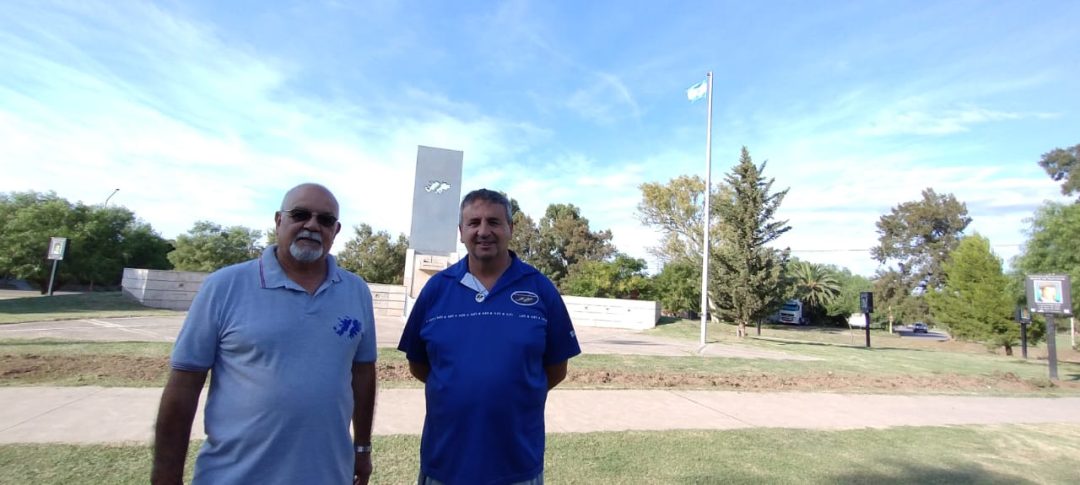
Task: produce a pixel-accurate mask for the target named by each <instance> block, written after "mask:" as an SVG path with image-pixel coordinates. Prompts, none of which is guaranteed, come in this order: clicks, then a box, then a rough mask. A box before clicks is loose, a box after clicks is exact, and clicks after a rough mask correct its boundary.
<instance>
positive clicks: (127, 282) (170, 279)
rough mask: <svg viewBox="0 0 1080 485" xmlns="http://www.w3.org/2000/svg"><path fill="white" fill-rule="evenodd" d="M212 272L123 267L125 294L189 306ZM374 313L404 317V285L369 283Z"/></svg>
mask: <svg viewBox="0 0 1080 485" xmlns="http://www.w3.org/2000/svg"><path fill="white" fill-rule="evenodd" d="M207 275H209V273H199V272H194V271H164V270H159V269H139V268H124V279H123V282H122V283H121V285H122V286H123V290H124V294H125V295H128V296H130V297H131V298H134V299H136V300H138V301H139V303H142V304H143V305H146V306H148V307H153V308H167V309H169V310H187V309H188V308H190V307H191V300H194V299H195V293H197V292H198V291H199V288H200V287H201V286H202V282H203V280H204V279H206V276H207ZM368 286H370V287H371V300H372V303H373V306H374V310H375V315H379V316H388V317H401V316H402V315H404V314H405V287H404V286H401V285H378V284H373V283H372V284H369V285H368Z"/></svg>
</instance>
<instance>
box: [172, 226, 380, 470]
mask: <svg viewBox="0 0 1080 485" xmlns="http://www.w3.org/2000/svg"><path fill="white" fill-rule="evenodd" d="M275 250H276V246H271V247H269V248H266V250H265V251H263V254H262V256H261V257H260V258H259V259H256V260H252V261H248V262H245V263H240V264H237V265H233V266H229V267H227V268H223V269H221V270H219V271H217V272H215V273H213V274H211V275H210V276H208V277H207V278H206V280H205V281H204V282H203V285H202V288H201V289H200V290H199V293H198V294H197V295H196V296H195V300H194V301H193V302H192V305H191V310H190V311H189V312H188V315H187V318H186V320H185V321H184V326H183V328H182V329H181V330H180V334H179V336H178V337H177V340H176V346H175V347H174V348H173V353H172V359H171V361H172V367H173V368H174V369H179V370H186V371H203V370H207V369H209V370H210V390H209V393H208V394H207V401H206V410H205V430H206V434H207V440H206V441H205V442H204V443H203V446H202V449H201V450H200V451H199V456H198V458H197V460H196V463H195V478H194V482H193V483H207V484H219V483H282V484H285V483H289V484H294V483H320V484H322V483H326V484H332V483H342V484H344V483H352V477H353V467H354V459H355V458H354V453H353V449H352V438H351V437H350V434H349V429H350V428H349V427H350V424H351V420H352V413H353V396H352V386H351V382H352V363H353V362H374V361H375V356H376V348H375V317H374V311H373V309H372V303H371V291H370V290H369V288H368V286H367V283H365V282H364V281H363V280H362V279H361V278H360V277H358V276H356V275H354V274H352V273H350V272H348V271H345V270H343V269H341V268H338V266H337V264H336V262H335V260H334V257H333V256H328V257H327V265H328V270H327V278H326V280H325V281H323V283H322V285H321V286H319V289H318V290H317V291H316V292H315V294H314V295H309V294H308V293H307V292H306V291H305V290H304V289H303V288H302V287H301V286H300V285H298V284H297V283H295V282H293V281H292V280H290V279H289V278H288V277H287V276H286V275H285V273H284V271H283V270H282V268H281V265H280V264H279V263H278V261H277V256H276V255H275Z"/></svg>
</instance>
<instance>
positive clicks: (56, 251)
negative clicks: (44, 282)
mask: <svg viewBox="0 0 1080 485" xmlns="http://www.w3.org/2000/svg"><path fill="white" fill-rule="evenodd" d="M65 249H67V238H66V237H52V238H49V255H48V258H49V259H51V260H52V274H51V275H49V296H52V293H53V281H55V280H56V267H57V266H58V265H59V264H60V260H61V259H64V250H65Z"/></svg>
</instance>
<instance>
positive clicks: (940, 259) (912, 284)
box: [870, 188, 971, 321]
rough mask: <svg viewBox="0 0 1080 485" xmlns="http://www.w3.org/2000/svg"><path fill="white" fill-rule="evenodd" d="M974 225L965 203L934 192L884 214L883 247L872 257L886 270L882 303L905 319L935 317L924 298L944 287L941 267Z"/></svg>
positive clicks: (881, 277)
mask: <svg viewBox="0 0 1080 485" xmlns="http://www.w3.org/2000/svg"><path fill="white" fill-rule="evenodd" d="M970 223H971V218H970V217H968V212H967V206H966V205H965V204H964V203H962V202H960V201H958V200H956V197H954V196H953V195H952V194H943V195H939V194H938V193H937V192H934V189H931V188H928V189H925V190H923V192H922V199H921V200H917V201H910V202H904V203H902V204H900V205H898V206H896V207H894V208H893V209H892V211H891V212H890V213H889V214H885V215H883V216H881V218H880V219H879V220H878V222H877V232H878V234H879V237H878V246H875V247H874V248H872V249H871V250H870V254H871V256H873V258H874V259H875V260H877V261H878V262H879V263H882V264H885V265H887V268H886V269H885V270H883V271H881V272H880V273H879V274H878V278H877V280H878V283H877V284H876V285H875V293H879V294H881V295H882V296H884V298H883V300H882V302H883V303H886V305H887V306H888V307H891V309H892V312H893V314H894V315H897V314H900V315H902V316H903V319H904V321H915V320H929V319H930V318H929V317H930V315H929V307H928V306H927V304H926V302H925V301H923V298H922V295H923V294H924V293H925V292H927V291H930V290H936V289H940V288H941V285H942V270H941V266H942V265H943V264H944V263H945V260H946V259H947V258H948V257H949V253H950V252H952V250H953V249H954V248H956V245H957V244H958V243H959V242H960V238H962V237H963V235H964V229H966V228H967V226H968V224H970ZM894 263H895V266H893V264H894ZM875 306H879V305H875ZM879 307H880V306H879ZM879 315H880V313H879Z"/></svg>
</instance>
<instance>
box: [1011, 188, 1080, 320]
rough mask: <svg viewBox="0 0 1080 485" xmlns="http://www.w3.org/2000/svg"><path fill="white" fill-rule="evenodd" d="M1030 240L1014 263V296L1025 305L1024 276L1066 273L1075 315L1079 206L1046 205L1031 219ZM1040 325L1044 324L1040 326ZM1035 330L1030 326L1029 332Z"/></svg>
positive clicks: (1079, 287)
mask: <svg viewBox="0 0 1080 485" xmlns="http://www.w3.org/2000/svg"><path fill="white" fill-rule="evenodd" d="M1029 222H1030V223H1031V227H1030V229H1029V230H1028V240H1027V242H1025V243H1024V246H1023V247H1022V248H1021V249H1020V254H1019V255H1018V256H1017V257H1016V259H1015V260H1014V261H1013V267H1015V268H1016V270H1017V273H1016V282H1015V284H1014V288H1015V289H1014V295H1015V297H1016V300H1017V302H1018V303H1020V302H1024V301H1025V300H1026V296H1025V295H1024V292H1023V288H1024V286H1023V280H1024V277H1025V275H1032V274H1049V273H1056V274H1067V275H1069V278H1070V279H1071V280H1072V282H1073V284H1072V302H1073V315H1075V314H1076V310H1077V308H1078V306H1080V251H1077V249H1076V248H1077V245H1078V243H1077V241H1080V204H1060V203H1056V202H1047V203H1045V204H1043V206H1042V207H1039V209H1037V210H1036V211H1035V215H1034V216H1033V217H1032V218H1031V219H1030V220H1029ZM1040 324H1041V323H1040ZM1030 328H1032V327H1029V329H1030Z"/></svg>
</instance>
